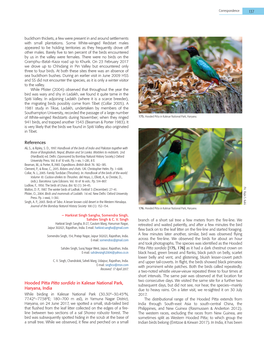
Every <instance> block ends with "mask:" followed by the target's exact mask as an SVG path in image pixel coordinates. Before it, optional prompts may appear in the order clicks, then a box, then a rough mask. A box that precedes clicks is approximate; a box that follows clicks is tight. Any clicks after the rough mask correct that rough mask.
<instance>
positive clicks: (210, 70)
mask: <svg viewBox="0 0 264 341" xmlns="http://www.w3.org/2000/svg"><path fill="white" fill-rule="evenodd" d="M196 63H197V65H198V66H199V68H200V69H201V71H203V72H204V73H206V74H207V76H209V77H211V78H216V79H219V75H218V73H217V72H216V71H215V70H214V69H213V68H212V66H211V65H209V64H208V63H207V62H206V61H205V60H203V59H198V60H197V61H196Z"/></svg>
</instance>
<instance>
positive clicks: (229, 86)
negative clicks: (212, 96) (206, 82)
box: [220, 79, 241, 97]
mask: <svg viewBox="0 0 264 341" xmlns="http://www.w3.org/2000/svg"><path fill="white" fill-rule="evenodd" d="M220 82H221V83H222V84H223V85H225V86H226V87H227V88H228V89H229V90H233V91H234V92H235V93H236V94H237V95H238V96H239V97H241V93H239V92H238V91H237V90H236V89H235V88H234V87H233V86H232V85H231V84H230V83H229V82H228V81H226V80H224V79H221V80H220ZM227 84H228V85H227Z"/></svg>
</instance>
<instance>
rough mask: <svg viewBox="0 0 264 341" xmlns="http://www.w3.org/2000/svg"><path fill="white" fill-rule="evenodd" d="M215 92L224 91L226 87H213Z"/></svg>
mask: <svg viewBox="0 0 264 341" xmlns="http://www.w3.org/2000/svg"><path fill="white" fill-rule="evenodd" d="M212 89H213V90H215V91H224V90H226V86H224V85H223V86H215V87H214V88H212Z"/></svg>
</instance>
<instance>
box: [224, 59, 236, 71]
mask: <svg viewBox="0 0 264 341" xmlns="http://www.w3.org/2000/svg"><path fill="white" fill-rule="evenodd" d="M224 62H225V64H226V65H227V67H231V68H232V69H233V68H234V67H233V64H232V63H231V62H230V61H229V60H228V59H224Z"/></svg>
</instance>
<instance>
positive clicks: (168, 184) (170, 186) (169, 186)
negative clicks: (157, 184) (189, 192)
mask: <svg viewBox="0 0 264 341" xmlns="http://www.w3.org/2000/svg"><path fill="white" fill-rule="evenodd" d="M168 186H169V189H170V193H172V189H171V186H170V184H169V183H168Z"/></svg>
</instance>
